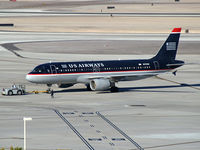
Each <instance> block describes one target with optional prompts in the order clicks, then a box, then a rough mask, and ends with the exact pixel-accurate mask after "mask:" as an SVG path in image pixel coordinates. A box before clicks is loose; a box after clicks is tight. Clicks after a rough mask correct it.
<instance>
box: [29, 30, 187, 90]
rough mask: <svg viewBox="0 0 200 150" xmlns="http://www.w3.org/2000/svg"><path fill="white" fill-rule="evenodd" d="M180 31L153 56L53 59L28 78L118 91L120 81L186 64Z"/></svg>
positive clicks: (173, 31)
mask: <svg viewBox="0 0 200 150" xmlns="http://www.w3.org/2000/svg"><path fill="white" fill-rule="evenodd" d="M180 32H181V28H174V29H173V30H172V33H171V34H170V35H169V37H168V38H167V40H166V41H165V43H164V44H163V45H162V47H161V48H160V51H159V52H158V54H157V55H156V56H154V57H153V58H151V59H139V60H107V61H78V62H50V63H45V64H40V65H38V66H36V67H35V68H34V69H33V70H32V71H31V72H30V73H28V74H27V76H26V79H27V80H28V81H30V82H33V83H37V84H47V85H48V86H51V85H52V84H57V85H58V87H60V88H66V87H70V86H73V85H74V84H77V83H83V84H85V85H86V86H87V89H88V90H93V91H103V90H108V89H110V90H111V92H117V91H118V88H117V87H116V86H115V83H116V82H119V81H131V80H139V79H144V78H148V77H152V76H156V75H158V74H160V73H164V72H168V71H173V70H174V69H176V68H177V67H180V66H182V65H184V61H180V60H175V58H176V53H177V48H178V43H179V37H180Z"/></svg>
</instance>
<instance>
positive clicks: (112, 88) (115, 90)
mask: <svg viewBox="0 0 200 150" xmlns="http://www.w3.org/2000/svg"><path fill="white" fill-rule="evenodd" d="M110 91H111V92H119V88H118V87H116V86H114V87H111V88H110Z"/></svg>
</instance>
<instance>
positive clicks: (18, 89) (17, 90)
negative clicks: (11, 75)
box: [1, 84, 25, 96]
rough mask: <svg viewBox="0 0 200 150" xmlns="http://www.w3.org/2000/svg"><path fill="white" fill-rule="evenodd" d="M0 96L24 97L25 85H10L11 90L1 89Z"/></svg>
mask: <svg viewBox="0 0 200 150" xmlns="http://www.w3.org/2000/svg"><path fill="white" fill-rule="evenodd" d="M1 93H2V95H9V96H11V95H24V94H25V85H15V84H14V85H12V86H11V88H3V90H2V92H1Z"/></svg>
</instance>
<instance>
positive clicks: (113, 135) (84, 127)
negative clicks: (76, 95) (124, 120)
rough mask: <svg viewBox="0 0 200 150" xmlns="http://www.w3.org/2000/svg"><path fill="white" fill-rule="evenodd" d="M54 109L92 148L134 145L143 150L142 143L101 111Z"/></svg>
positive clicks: (121, 147) (131, 146)
mask: <svg viewBox="0 0 200 150" xmlns="http://www.w3.org/2000/svg"><path fill="white" fill-rule="evenodd" d="M54 111H55V112H56V114H57V115H58V116H59V117H60V118H61V119H62V120H63V121H64V122H65V123H66V124H67V125H68V126H69V127H70V128H71V130H73V132H74V133H75V134H76V135H77V136H78V137H79V138H80V139H81V140H82V142H83V143H84V144H85V145H86V146H87V147H88V148H89V149H90V150H93V149H107V148H111V147H114V148H116V149H123V150H125V149H131V148H133V145H134V148H135V149H138V150H143V148H142V147H141V146H140V145H138V144H137V143H136V142H135V141H134V140H133V139H131V138H130V137H129V136H128V135H127V134H125V133H124V132H123V131H122V130H120V129H119V128H118V127H117V126H115V125H114V124H113V123H112V122H111V121H109V120H108V119H107V118H105V117H104V116H103V115H102V114H100V113H99V112H79V111H71V112H66V111H62V112H60V111H61V110H54ZM72 124H74V125H72ZM81 132H82V133H81Z"/></svg>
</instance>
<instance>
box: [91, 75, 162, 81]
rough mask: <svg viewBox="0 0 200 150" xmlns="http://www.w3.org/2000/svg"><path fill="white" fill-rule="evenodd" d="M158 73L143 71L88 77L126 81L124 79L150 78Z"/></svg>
mask: <svg viewBox="0 0 200 150" xmlns="http://www.w3.org/2000/svg"><path fill="white" fill-rule="evenodd" d="M157 74H158V73H151V74H147V73H141V74H135V73H134V74H128V75H124V74H122V75H102V76H90V77H88V80H93V79H108V80H111V81H115V82H117V81H124V80H139V79H144V78H148V77H151V76H155V75H157Z"/></svg>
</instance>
